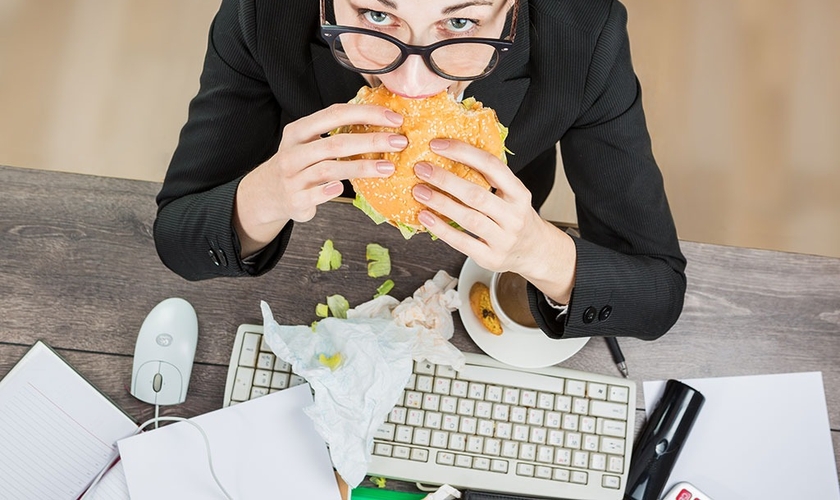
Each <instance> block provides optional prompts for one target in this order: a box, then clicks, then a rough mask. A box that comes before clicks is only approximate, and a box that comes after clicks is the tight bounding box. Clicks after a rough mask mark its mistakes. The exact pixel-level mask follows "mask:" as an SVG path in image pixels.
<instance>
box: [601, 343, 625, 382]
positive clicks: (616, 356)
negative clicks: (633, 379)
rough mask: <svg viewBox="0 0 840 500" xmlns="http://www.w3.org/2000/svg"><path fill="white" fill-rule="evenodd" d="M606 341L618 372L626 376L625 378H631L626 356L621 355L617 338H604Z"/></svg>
mask: <svg viewBox="0 0 840 500" xmlns="http://www.w3.org/2000/svg"><path fill="white" fill-rule="evenodd" d="M604 339H606V341H607V347H609V348H610V354H612V358H613V361H615V365H616V366H617V367H618V370H619V371H620V372H621V374H622V375H624V378H627V377H629V376H630V373H629V372H628V371H627V363H625V362H624V354H622V353H621V347H619V346H618V340H616V339H615V337H604Z"/></svg>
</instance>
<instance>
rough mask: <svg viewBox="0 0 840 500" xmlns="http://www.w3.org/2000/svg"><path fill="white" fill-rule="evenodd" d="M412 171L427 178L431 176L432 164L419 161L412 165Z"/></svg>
mask: <svg viewBox="0 0 840 500" xmlns="http://www.w3.org/2000/svg"><path fill="white" fill-rule="evenodd" d="M414 173H415V174H417V177H420V178H422V179H428V178H430V177H431V176H432V166H431V165H429V164H428V163H425V162H420V163H418V164H416V165H414Z"/></svg>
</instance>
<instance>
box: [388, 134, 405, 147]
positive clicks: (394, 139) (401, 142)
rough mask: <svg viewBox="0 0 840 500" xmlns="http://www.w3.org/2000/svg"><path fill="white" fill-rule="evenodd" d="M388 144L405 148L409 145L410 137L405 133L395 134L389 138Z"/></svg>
mask: <svg viewBox="0 0 840 500" xmlns="http://www.w3.org/2000/svg"><path fill="white" fill-rule="evenodd" d="M388 144H390V145H391V147H393V148H399V149H403V148H404V147H406V146H408V137H406V136H404V135H397V134H393V135H391V137H389V138H388Z"/></svg>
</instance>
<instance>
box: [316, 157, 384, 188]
mask: <svg viewBox="0 0 840 500" xmlns="http://www.w3.org/2000/svg"><path fill="white" fill-rule="evenodd" d="M394 169H395V168H394V164H393V163H392V162H390V161H388V160H326V161H322V162H318V163H316V164H315V165H312V166H311V167H309V168H307V169H305V170H304V172H303V174H302V175H303V178H302V179H303V184H304V185H305V186H307V187H308V186H317V185H322V184H327V183H330V182H335V181H341V180H344V179H359V178H379V177H388V176H390V175H391V174H393V173H394Z"/></svg>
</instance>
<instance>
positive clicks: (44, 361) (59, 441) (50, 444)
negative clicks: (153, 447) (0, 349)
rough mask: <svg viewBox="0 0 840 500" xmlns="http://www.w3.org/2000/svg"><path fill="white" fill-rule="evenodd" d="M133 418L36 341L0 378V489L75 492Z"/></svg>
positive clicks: (51, 494)
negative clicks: (4, 375) (3, 376)
mask: <svg viewBox="0 0 840 500" xmlns="http://www.w3.org/2000/svg"><path fill="white" fill-rule="evenodd" d="M136 428H137V425H136V424H135V423H134V422H133V421H132V420H131V419H130V418H129V417H128V416H127V415H126V414H125V413H123V412H122V411H121V410H120V409H119V408H118V407H116V406H115V405H114V404H113V403H112V402H111V401H110V400H108V398H106V397H105V396H104V395H102V394H101V393H100V392H99V391H98V390H97V389H96V388H94V387H93V386H92V385H90V383H88V382H87V381H86V380H85V379H84V378H83V377H82V376H81V375H79V374H78V373H77V372H76V371H75V370H74V369H73V368H72V367H70V365H68V364H67V363H66V362H65V361H64V360H63V359H61V358H60V357H59V356H58V355H57V354H56V353H55V352H53V351H52V350H51V349H50V348H49V347H47V346H46V345H45V344H44V343H42V342H37V343H36V344H35V345H34V346H33V347H32V348H31V349H30V350H29V351H28V352H27V353H26V355H24V357H23V358H22V359H21V360H20V361H19V362H18V364H17V365H15V367H14V368H12V370H11V371H10V372H9V373H8V374H7V375H6V377H5V378H4V379H3V380H2V381H0V443H2V446H0V492H3V495H8V496H9V498H38V499H68V500H74V499H76V498H78V497H79V496H80V495H81V494H82V493H83V492H84V490H85V488H86V487H87V485H88V484H89V483H90V482H91V481H92V480H93V478H94V477H96V475H97V474H98V473H99V471H100V470H101V469H102V467H104V466H105V465H106V464H107V463H108V460H109V458H111V456H112V453H113V452H114V450H115V449H116V448H115V443H116V441H117V440H118V439H121V438H123V437H126V436H129V435H131V434H132V433H134V431H135V429H136Z"/></svg>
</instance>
